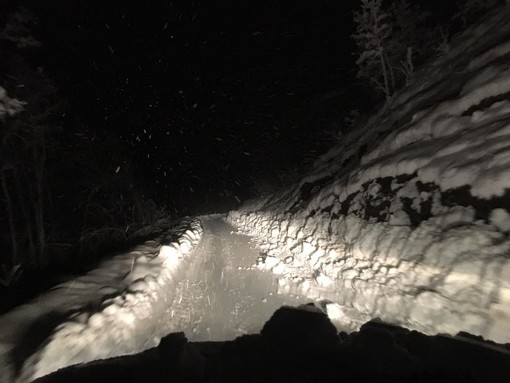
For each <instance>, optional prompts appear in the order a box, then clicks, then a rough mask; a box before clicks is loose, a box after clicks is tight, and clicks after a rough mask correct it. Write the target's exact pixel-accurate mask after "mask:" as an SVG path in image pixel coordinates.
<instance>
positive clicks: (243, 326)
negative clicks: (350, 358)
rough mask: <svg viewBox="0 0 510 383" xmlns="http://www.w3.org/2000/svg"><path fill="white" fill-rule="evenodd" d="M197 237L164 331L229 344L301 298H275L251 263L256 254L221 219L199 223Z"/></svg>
mask: <svg viewBox="0 0 510 383" xmlns="http://www.w3.org/2000/svg"><path fill="white" fill-rule="evenodd" d="M201 221H202V227H203V230H204V231H203V236H202V240H201V242H200V243H199V245H198V246H197V247H196V248H195V250H194V251H193V252H192V253H191V254H190V257H189V262H190V263H189V266H188V267H187V268H185V269H183V270H182V274H181V279H180V280H179V282H178V283H177V286H176V291H175V298H174V301H173V303H172V304H171V305H170V306H169V307H168V309H167V311H166V315H163V316H162V317H161V318H158V319H159V321H162V322H166V327H167V328H168V329H169V330H170V331H184V332H185V334H186V336H187V337H188V339H190V340H192V341H202V340H230V339H234V338H235V337H237V336H239V335H241V334H245V333H257V332H259V331H260V330H261V329H262V326H263V325H264V323H265V322H266V321H267V320H268V319H269V318H270V317H271V315H272V313H273V312H274V311H275V310H276V309H277V308H279V307H280V306H282V305H284V304H289V305H297V304H301V303H305V302H306V298H304V297H299V296H295V295H281V294H278V280H277V277H276V276H275V275H273V274H272V273H271V272H266V271H261V270H259V269H257V268H256V267H255V266H254V264H255V262H256V260H257V258H258V256H259V254H258V251H257V250H255V249H254V247H253V246H252V245H250V237H248V236H245V235H241V234H237V233H235V229H234V228H233V227H232V226H231V225H230V224H228V223H227V222H225V221H224V219H223V218H221V217H217V216H216V217H204V218H201Z"/></svg>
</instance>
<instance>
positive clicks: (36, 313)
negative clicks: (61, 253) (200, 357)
mask: <svg viewBox="0 0 510 383" xmlns="http://www.w3.org/2000/svg"><path fill="white" fill-rule="evenodd" d="M201 235H202V227H201V224H200V221H199V220H198V219H194V220H190V221H185V222H183V223H182V224H181V225H180V226H178V227H176V228H174V229H173V230H172V231H171V232H170V233H167V234H165V235H163V236H162V237H160V238H157V239H155V240H151V241H147V242H145V243H144V244H142V245H140V246H137V247H135V248H134V249H132V250H131V251H129V252H128V253H125V254H121V255H118V256H115V257H113V258H111V259H110V260H108V261H105V262H103V263H102V264H101V265H100V266H99V267H98V268H96V269H94V270H92V271H90V272H89V273H88V274H86V275H83V276H81V277H78V278H76V279H74V280H71V281H68V282H66V283H63V284H60V285H58V286H56V287H54V288H53V289H52V290H51V291H49V292H48V293H46V294H44V295H42V296H40V297H39V298H37V299H36V300H34V301H32V302H29V303H27V304H25V305H22V306H20V307H18V308H16V309H14V310H12V311H10V312H9V313H7V314H6V315H4V316H2V317H0V382H1V383H10V382H13V381H16V382H31V381H32V380H34V379H35V378H37V377H40V376H44V375H46V374H49V373H50V372H53V371H55V370H57V369H60V368H63V367H66V366H70V365H73V364H77V363H83V362H88V361H93V360H97V359H101V358H109V357H114V356H119V355H124V354H129V353H135V352H140V351H143V350H145V349H148V348H151V347H155V346H157V345H158V344H159V342H160V339H161V338H162V337H163V336H165V335H166V334H168V333H169V332H170V331H172V330H173V329H169V328H166V327H165V322H164V321H159V322H158V321H155V320H152V319H151V318H159V317H161V316H164V312H165V310H166V309H167V306H168V305H169V304H170V303H171V302H172V300H173V298H174V297H173V294H174V289H173V288H172V287H173V285H174V281H173V278H174V275H175V274H177V273H178V272H179V270H180V268H181V267H183V266H182V265H183V264H184V263H185V262H183V260H185V258H186V257H187V255H188V254H189V253H190V252H191V250H192V249H193V247H194V246H196V244H197V243H198V242H199V240H200V238H201Z"/></svg>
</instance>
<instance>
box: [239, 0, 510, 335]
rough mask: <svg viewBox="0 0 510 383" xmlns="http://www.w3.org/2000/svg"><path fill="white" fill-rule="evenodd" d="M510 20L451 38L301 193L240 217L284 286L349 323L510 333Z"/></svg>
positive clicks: (258, 205) (321, 164)
mask: <svg viewBox="0 0 510 383" xmlns="http://www.w3.org/2000/svg"><path fill="white" fill-rule="evenodd" d="M509 19H510V5H503V6H501V7H500V8H498V9H497V11H496V12H494V13H493V14H492V15H490V16H489V17H488V18H487V19H486V20H485V21H484V22H482V23H481V24H480V25H479V26H477V27H476V28H473V29H471V30H469V31H466V32H465V33H463V34H462V35H460V36H458V37H457V38H456V39H454V41H452V44H451V45H452V49H451V51H450V52H449V53H448V54H447V55H446V56H445V57H442V58H440V59H436V60H435V61H433V62H431V63H429V65H426V66H425V67H424V68H422V69H421V71H419V72H418V73H417V74H416V77H415V80H414V82H413V83H412V84H410V86H408V87H407V88H405V89H404V90H403V91H401V92H400V93H399V94H397V95H395V97H394V100H393V102H392V103H391V104H390V105H389V106H388V107H387V108H385V109H384V110H381V111H380V112H378V113H376V114H375V115H374V116H372V118H371V119H370V120H369V121H368V123H367V124H366V126H364V127H360V128H359V129H357V130H356V131H354V132H352V133H351V134H350V135H348V136H347V137H345V138H344V139H343V140H342V142H341V143H339V144H338V145H337V146H336V147H334V148H333V149H332V150H330V151H329V152H328V153H326V154H325V155H324V156H322V157H321V158H320V159H319V160H318V161H317V162H316V164H315V165H314V168H313V170H312V171H311V173H310V174H309V175H308V176H307V177H305V178H304V179H303V180H302V181H301V182H300V183H299V184H298V185H296V187H295V188H292V189H291V190H288V191H286V192H284V193H279V194H277V195H276V194H275V195H272V196H269V197H266V198H263V199H260V200H257V201H252V202H251V203H248V204H246V205H244V206H243V207H242V208H241V209H239V210H238V211H235V212H231V213H230V215H229V220H230V222H231V223H232V224H234V225H235V226H237V227H238V228H239V229H240V230H241V231H242V232H244V233H245V234H249V235H252V236H254V237H255V239H256V241H257V243H258V246H259V248H260V249H261V251H262V253H263V254H262V256H261V258H260V260H259V265H260V267H263V268H267V269H271V270H272V271H273V272H274V273H276V274H280V275H282V277H283V278H282V279H281V280H282V281H286V282H283V283H282V285H281V289H283V290H285V289H298V290H299V291H300V292H302V293H305V294H308V296H310V297H313V298H327V299H330V300H333V301H334V302H336V303H337V304H336V305H328V311H331V312H330V313H329V314H330V316H331V317H332V318H333V319H334V320H336V322H337V324H338V325H339V326H340V327H342V326H343V327H345V328H347V329H353V328H356V327H357V326H358V325H359V324H361V323H363V322H364V321H366V320H367V319H369V318H372V317H381V318H382V319H383V320H385V321H389V322H394V323H397V324H401V325H403V326H405V327H409V328H412V329H416V330H419V331H422V332H425V333H427V334H434V333H438V332H446V333H453V334H455V333H457V332H458V331H461V330H463V331H468V332H471V333H474V334H480V335H482V336H484V337H486V338H489V339H492V340H495V341H498V342H509V341H510V335H509V334H510V239H509V233H510V96H509V95H510V65H509V62H510V24H509V23H508V20H509Z"/></svg>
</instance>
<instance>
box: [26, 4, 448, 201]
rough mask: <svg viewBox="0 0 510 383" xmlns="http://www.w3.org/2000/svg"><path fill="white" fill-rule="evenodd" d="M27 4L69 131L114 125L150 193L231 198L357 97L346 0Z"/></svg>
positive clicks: (313, 144)
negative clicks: (35, 18) (34, 16)
mask: <svg viewBox="0 0 510 383" xmlns="http://www.w3.org/2000/svg"><path fill="white" fill-rule="evenodd" d="M27 4H28V5H29V7H30V8H31V9H32V10H34V12H35V13H36V14H37V16H38V17H39V19H40V25H39V29H38V31H37V37H38V38H39V39H40V40H41V41H42V42H43V44H44V45H43V48H42V51H43V52H44V54H43V55H42V56H41V58H40V59H41V60H42V63H43V65H44V66H45V68H46V69H47V71H48V72H49V73H50V74H51V76H52V77H53V79H54V80H55V82H56V83H57V86H58V87H59V89H60V91H61V94H62V95H63V96H64V97H65V98H66V99H67V100H68V102H69V104H68V105H69V107H68V111H67V114H66V120H65V124H66V126H67V129H77V130H80V129H83V128H87V129H89V130H92V131H97V132H100V131H103V130H108V131H110V132H113V133H115V135H116V136H118V137H119V145H127V146H128V147H129V148H130V150H131V151H132V153H133V155H134V158H135V163H136V164H137V170H138V177H139V178H140V179H141V180H142V182H144V183H145V184H146V185H147V184H151V185H152V187H151V188H150V189H151V190H152V192H153V194H154V195H155V196H156V198H157V199H158V200H159V202H160V203H168V204H170V205H172V204H174V205H176V204H177V205H179V204H180V205H184V204H187V205H190V206H191V205H193V206H196V207H199V208H201V209H202V210H208V209H210V210H215V209H216V208H219V209H222V208H225V207H230V206H231V204H232V203H234V204H235V203H236V200H237V199H239V200H243V199H245V198H246V197H248V196H250V193H253V192H254V188H253V181H254V180H255V181H256V183H257V184H258V185H259V188H258V189H260V185H264V184H267V183H274V182H275V180H276V179H277V178H278V174H280V173H285V172H289V171H291V170H293V169H295V168H296V167H297V166H298V165H299V164H302V163H303V162H304V161H305V160H306V159H307V158H309V157H313V156H314V155H316V154H317V153H319V152H321V151H323V150H325V148H326V147H327V145H328V143H327V141H326V140H325V139H324V138H323V137H324V136H325V132H327V131H332V130H338V129H339V128H341V126H339V125H338V121H342V119H343V116H344V115H345V114H346V113H347V112H348V111H349V110H351V109H353V108H354V107H356V106H357V105H363V104H364V102H363V99H362V97H363V96H362V93H361V92H360V91H359V90H358V89H359V84H358V82H357V80H356V78H355V70H354V67H353V63H354V59H353V56H352V50H353V43H352V40H351V38H350V35H351V34H352V32H353V28H354V27H353V25H352V10H353V7H354V5H356V4H358V1H356V0H278V1H275V0H246V1H241V0H214V1H212V0H211V1H197V0H194V1H192V0H178V1H169V0H158V1H149V0H147V1H106V0H47V1H35V0H34V1H31V2H30V1H29V2H28V3H27ZM443 4H444V2H443ZM112 150H114V149H113V148H112ZM258 189H255V190H258ZM204 206H207V208H203V207H204Z"/></svg>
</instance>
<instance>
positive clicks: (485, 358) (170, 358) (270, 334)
mask: <svg viewBox="0 0 510 383" xmlns="http://www.w3.org/2000/svg"><path fill="white" fill-rule="evenodd" d="M508 347H509V345H508V344H507V345H500V344H496V343H493V342H488V341H484V340H483V339H481V338H479V337H475V336H473V335H470V334H466V333H459V334H458V335H457V336H455V337H450V336H443V335H438V336H426V335H424V334H421V333H419V332H417V331H409V330H407V329H404V328H402V327H398V326H394V325H390V324H387V323H383V322H381V321H378V320H374V321H370V322H368V323H366V324H365V325H363V326H362V328H361V329H360V331H359V332H354V333H351V334H347V333H344V332H341V333H340V334H338V333H337V332H336V329H335V327H334V326H333V325H332V324H331V322H330V321H329V318H328V317H327V316H326V315H325V314H324V313H323V312H321V311H320V310H319V309H317V308H316V307H314V306H312V305H306V306H301V307H298V308H293V307H282V308H280V309H278V310H277V311H276V312H275V313H274V314H273V316H272V317H271V319H270V320H269V321H268V322H267V323H266V324H265V325H264V328H263V329H262V331H261V333H260V334H255V335H245V336H241V337H239V338H237V339H235V340H234V341H229V342H197V343H190V342H188V341H187V339H186V337H185V335H184V334H183V333H172V334H170V335H168V336H166V337H165V338H163V339H162V340H161V343H160V345H159V346H158V347H157V348H153V349H150V350H147V351H144V352H142V353H140V354H136V355H130V356H124V357H118V358H112V359H107V360H101V361H96V362H91V363H87V364H82V365H77V366H72V367H68V368H65V369H62V370H60V371H57V372H55V373H53V374H51V375H48V376H46V377H43V378H40V379H38V380H36V382H37V383H57V382H58V383H60V382H62V383H63V382H65V383H72V382H84V383H85V382H94V383H102V382H278V383H280V382H353V383H354V382H355V383H360V382H409V383H411V382H412V383H422V382H484V383H492V382H501V383H503V382H510V350H509V348H508Z"/></svg>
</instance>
